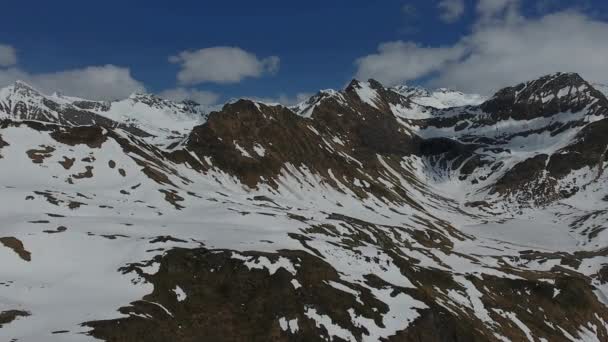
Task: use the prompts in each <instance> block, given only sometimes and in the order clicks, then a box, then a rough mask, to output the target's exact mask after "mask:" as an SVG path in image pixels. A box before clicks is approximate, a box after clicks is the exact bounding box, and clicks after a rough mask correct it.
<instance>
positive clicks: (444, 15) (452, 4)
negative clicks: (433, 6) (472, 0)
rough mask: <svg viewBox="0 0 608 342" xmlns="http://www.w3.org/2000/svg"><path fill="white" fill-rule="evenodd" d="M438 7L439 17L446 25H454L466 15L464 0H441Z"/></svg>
mask: <svg viewBox="0 0 608 342" xmlns="http://www.w3.org/2000/svg"><path fill="white" fill-rule="evenodd" d="M437 7H438V8H439V10H440V14H439V17H440V18H441V20H442V21H444V22H446V23H453V22H455V21H456V20H458V19H460V17H462V15H463V14H464V0H441V1H440V2H439V4H438V5H437Z"/></svg>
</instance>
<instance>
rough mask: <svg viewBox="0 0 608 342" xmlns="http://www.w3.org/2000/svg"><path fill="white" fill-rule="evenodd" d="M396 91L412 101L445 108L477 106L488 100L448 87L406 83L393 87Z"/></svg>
mask: <svg viewBox="0 0 608 342" xmlns="http://www.w3.org/2000/svg"><path fill="white" fill-rule="evenodd" d="M393 89H394V90H395V91H396V92H398V93H400V94H402V95H404V96H406V97H408V98H409V99H410V100H411V101H412V102H414V103H416V104H418V105H421V106H426V107H433V108H437V109H445V108H450V107H462V106H475V105H478V104H481V103H482V102H484V101H485V100H486V98H485V97H484V96H481V95H478V94H466V93H463V92H460V91H456V90H451V89H447V88H439V89H435V90H427V89H425V88H421V87H410V86H406V85H402V86H397V87H395V88H393Z"/></svg>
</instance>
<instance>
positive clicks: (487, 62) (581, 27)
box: [431, 12, 608, 93]
mask: <svg viewBox="0 0 608 342" xmlns="http://www.w3.org/2000/svg"><path fill="white" fill-rule="evenodd" d="M606 32H608V24H607V23H604V22H600V21H595V20H593V19H591V18H589V17H587V16H585V15H583V14H580V13H576V12H560V13H555V14H551V15H547V16H545V17H542V18H540V19H538V20H534V19H521V20H517V21H515V22H513V21H505V22H504V23H503V24H501V25H498V26H489V27H483V28H480V29H478V30H476V31H475V32H474V33H473V34H472V35H470V36H468V37H466V38H464V39H463V40H462V41H461V42H460V43H459V45H461V46H465V48H466V50H467V56H466V58H464V59H462V60H459V61H457V62H455V63H451V64H449V65H447V66H446V67H444V68H443V69H442V70H441V72H440V73H439V75H438V77H437V78H435V79H434V80H432V81H431V84H433V85H441V86H449V87H455V88H458V89H462V90H466V91H476V92H486V93H487V92H489V91H492V90H496V89H498V88H501V87H504V86H509V85H513V84H516V83H519V82H521V81H524V80H528V79H533V78H536V77H538V76H541V75H544V74H548V73H553V72H557V71H565V72H578V73H580V74H581V75H582V76H583V77H584V78H586V79H588V80H591V81H604V82H605V81H606V80H608V60H606V58H605V56H608V40H606V39H605V37H606Z"/></svg>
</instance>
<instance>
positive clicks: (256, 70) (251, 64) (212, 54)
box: [169, 46, 280, 85]
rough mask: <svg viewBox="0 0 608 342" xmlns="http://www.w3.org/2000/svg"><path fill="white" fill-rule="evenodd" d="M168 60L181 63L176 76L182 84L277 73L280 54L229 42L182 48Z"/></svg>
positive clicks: (232, 80)
mask: <svg viewBox="0 0 608 342" xmlns="http://www.w3.org/2000/svg"><path fill="white" fill-rule="evenodd" d="M169 61H170V62H171V63H175V64H179V66H180V71H179V73H178V74H177V79H178V81H179V82H180V84H183V85H194V84H200V83H204V82H214V83H238V82H240V81H241V80H243V79H245V78H248V77H260V76H262V75H264V74H275V73H276V72H277V71H278V70H279V66H280V59H279V57H277V56H270V57H266V58H258V57H257V56H256V55H255V54H253V53H251V52H247V51H245V50H243V49H241V48H238V47H228V46H218V47H211V48H206V49H200V50H196V51H183V52H181V53H179V54H178V55H176V56H171V57H169Z"/></svg>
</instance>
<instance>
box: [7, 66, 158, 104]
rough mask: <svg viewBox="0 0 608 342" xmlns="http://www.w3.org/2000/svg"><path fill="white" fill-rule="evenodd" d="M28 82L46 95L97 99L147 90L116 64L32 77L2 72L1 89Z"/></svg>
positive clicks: (15, 71) (20, 72) (18, 71)
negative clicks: (58, 93)
mask: <svg viewBox="0 0 608 342" xmlns="http://www.w3.org/2000/svg"><path fill="white" fill-rule="evenodd" d="M16 80H22V81H25V82H27V83H29V84H31V85H32V86H34V87H35V88H37V89H39V90H40V91H42V92H44V93H52V92H55V91H58V92H61V93H64V94H67V95H70V96H77V97H83V98H86V99H93V100H113V99H118V98H124V97H126V96H128V95H129V94H131V93H133V92H143V91H145V89H146V88H145V87H144V85H143V84H142V83H141V82H139V81H137V80H135V79H134V78H133V77H132V76H131V71H130V70H129V69H128V68H123V67H118V66H115V65H110V64H108V65H104V66H90V67H86V68H82V69H73V70H66V71H59V72H54V73H41V74H31V73H29V72H27V71H24V70H21V69H19V68H16V67H12V68H8V69H0V86H7V85H10V84H12V83H14V82H15V81H16Z"/></svg>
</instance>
